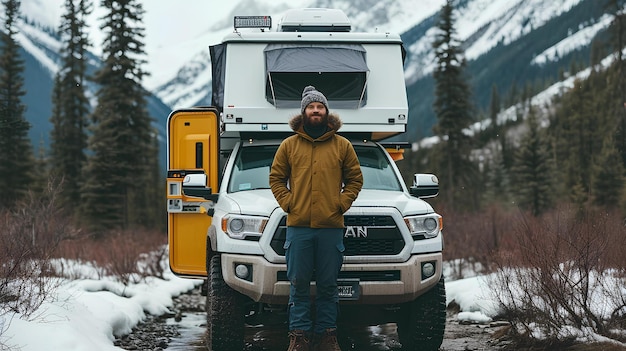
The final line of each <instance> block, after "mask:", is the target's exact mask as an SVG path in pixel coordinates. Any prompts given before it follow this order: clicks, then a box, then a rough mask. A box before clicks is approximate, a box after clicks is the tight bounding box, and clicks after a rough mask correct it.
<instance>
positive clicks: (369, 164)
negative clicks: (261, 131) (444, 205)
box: [228, 145, 402, 193]
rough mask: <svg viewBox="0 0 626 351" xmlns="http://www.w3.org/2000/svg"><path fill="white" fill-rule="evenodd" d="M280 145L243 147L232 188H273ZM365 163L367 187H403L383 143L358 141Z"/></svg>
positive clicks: (235, 166) (238, 156)
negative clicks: (271, 179)
mask: <svg viewBox="0 0 626 351" xmlns="http://www.w3.org/2000/svg"><path fill="white" fill-rule="evenodd" d="M277 149H278V145H263V146H246V147H242V148H241V149H239V153H238V154H237V156H236V157H237V158H236V160H235V165H234V168H233V172H232V175H231V179H230V183H229V185H228V192H230V193H233V192H238V191H245V190H255V189H269V188H270V184H269V176H270V168H271V166H272V160H273V159H274V154H276V150H277ZM354 150H355V151H356V154H357V156H358V158H359V162H360V163H361V172H362V173H363V189H376V190H392V191H401V190H402V186H401V185H400V183H399V180H398V178H397V177H396V174H395V172H394V171H393V168H392V166H391V164H390V163H389V159H388V158H387V157H386V155H385V153H384V152H383V150H382V149H381V148H379V147H373V146H361V145H355V146H354Z"/></svg>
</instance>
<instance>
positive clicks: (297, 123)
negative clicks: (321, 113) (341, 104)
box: [289, 112, 343, 133]
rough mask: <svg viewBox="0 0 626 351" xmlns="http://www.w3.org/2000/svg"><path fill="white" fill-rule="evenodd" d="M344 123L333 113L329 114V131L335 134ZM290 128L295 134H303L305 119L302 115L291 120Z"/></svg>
mask: <svg viewBox="0 0 626 351" xmlns="http://www.w3.org/2000/svg"><path fill="white" fill-rule="evenodd" d="M342 125H343V122H342V121H341V119H340V118H339V116H338V115H337V114H335V113H333V112H330V113H329V114H328V129H329V130H332V131H334V132H335V133H336V132H337V131H338V130H339V128H341V126H342ZM289 126H290V127H291V129H293V131H294V132H303V130H304V118H303V116H302V114H297V115H295V116H293V117H291V119H290V120H289Z"/></svg>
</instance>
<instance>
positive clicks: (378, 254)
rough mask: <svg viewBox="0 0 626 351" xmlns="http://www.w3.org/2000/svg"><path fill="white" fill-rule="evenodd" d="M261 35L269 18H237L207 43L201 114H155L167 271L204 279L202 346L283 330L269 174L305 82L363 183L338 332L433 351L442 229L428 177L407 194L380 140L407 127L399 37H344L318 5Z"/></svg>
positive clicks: (335, 15) (239, 342)
mask: <svg viewBox="0 0 626 351" xmlns="http://www.w3.org/2000/svg"><path fill="white" fill-rule="evenodd" d="M271 27H272V24H271V18H270V17H268V16H248V17H236V18H235V31H234V33H232V34H230V35H228V36H226V37H225V38H224V40H223V41H222V42H221V43H219V44H217V45H214V46H211V47H210V51H211V59H212V68H213V86H212V96H213V99H212V105H213V106H212V107H196V108H189V109H181V110H176V111H173V112H172V113H171V114H170V116H169V118H168V126H167V127H168V178H167V210H168V237H169V248H170V267H171V269H172V271H173V272H174V273H176V274H177V275H179V276H182V277H190V278H198V277H202V278H206V282H207V284H206V291H207V304H206V306H207V346H208V348H209V349H210V350H237V351H240V350H242V349H243V343H244V330H245V325H246V324H254V325H257V324H269V323H286V318H287V314H286V309H287V301H288V297H289V281H288V280H287V276H286V265H285V256H284V249H283V243H284V241H285V234H286V213H284V211H283V210H282V209H281V208H280V207H279V206H278V203H277V202H276V200H275V199H274V197H273V195H272V192H271V190H270V187H269V170H270V166H271V164H272V160H273V157H274V154H275V152H276V149H277V148H278V146H279V145H280V143H281V141H282V140H283V139H284V138H285V137H286V136H288V135H290V134H292V133H293V132H292V131H291V129H290V128H289V126H288V120H289V118H290V117H292V116H293V115H295V114H297V113H299V104H300V93H301V92H302V89H303V87H304V86H307V85H314V86H316V87H317V88H318V90H320V91H322V92H323V93H324V94H325V95H326V97H327V98H328V101H329V106H330V109H331V111H332V112H334V113H336V114H337V115H339V116H340V118H341V119H342V122H343V126H342V128H341V129H340V130H339V134H341V135H343V136H345V137H347V138H348V139H350V140H351V141H352V144H353V145H354V149H355V151H356V153H357V156H358V158H359V162H360V164H361V170H362V173H363V178H364V184H363V189H362V191H361V192H360V194H359V196H358V198H357V199H356V200H355V202H354V203H353V204H352V207H351V208H350V209H349V210H348V211H347V212H346V213H345V225H346V228H345V235H344V244H345V247H346V251H345V253H344V263H343V266H342V270H341V272H340V275H339V277H340V280H339V294H340V299H341V301H340V304H341V307H340V316H339V325H340V333H341V324H342V323H351V324H355V323H358V324H362V325H364V326H365V325H376V324H382V323H396V324H397V326H398V336H399V339H400V342H401V343H402V346H403V350H433V351H434V350H438V348H439V346H440V345H441V342H442V340H443V334H444V328H445V307H446V306H445V302H446V297H445V286H444V278H443V276H442V250H443V237H442V227H443V221H442V217H441V216H440V215H439V214H437V213H436V212H435V211H434V210H433V208H432V206H431V205H430V204H428V203H427V202H426V201H424V200H423V199H424V198H429V197H434V196H436V195H437V194H438V191H439V184H438V180H437V178H436V176H434V175H432V174H415V175H414V176H413V184H412V186H411V187H407V186H406V185H405V183H404V181H403V177H402V175H401V174H400V172H399V170H398V168H397V166H396V164H395V163H396V162H397V160H399V159H401V158H402V151H403V149H402V147H405V146H406V144H407V143H397V142H395V143H391V142H385V139H388V138H390V137H392V136H397V135H401V134H402V133H404V132H405V131H406V127H407V116H408V107H407V105H408V104H407V97H406V87H405V83H404V74H403V59H404V50H403V47H402V41H401V39H400V37H399V36H398V35H396V34H391V33H358V32H352V31H351V26H350V22H349V20H348V19H347V17H346V16H345V15H344V14H343V12H341V11H339V10H331V9H303V10H291V11H289V12H287V13H286V15H285V16H284V17H283V18H282V20H281V21H280V23H279V25H278V26H277V27H278V29H277V30H270V29H271ZM313 286H314V283H313ZM313 291H314V290H313Z"/></svg>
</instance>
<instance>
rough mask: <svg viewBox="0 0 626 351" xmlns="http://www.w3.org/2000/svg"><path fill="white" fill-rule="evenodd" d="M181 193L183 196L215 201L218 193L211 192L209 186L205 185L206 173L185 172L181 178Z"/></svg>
mask: <svg viewBox="0 0 626 351" xmlns="http://www.w3.org/2000/svg"><path fill="white" fill-rule="evenodd" d="M183 194H184V195H185V196H192V197H201V198H203V199H205V200H209V201H213V202H217V199H218V197H219V195H218V194H213V191H212V189H211V188H210V187H207V186H206V174H204V173H193V174H187V175H186V176H185V178H184V179H183Z"/></svg>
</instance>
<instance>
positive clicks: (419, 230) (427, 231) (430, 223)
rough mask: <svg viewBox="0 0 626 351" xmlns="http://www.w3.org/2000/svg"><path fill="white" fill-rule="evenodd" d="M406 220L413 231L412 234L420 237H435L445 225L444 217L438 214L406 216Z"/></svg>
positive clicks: (410, 230)
mask: <svg viewBox="0 0 626 351" xmlns="http://www.w3.org/2000/svg"><path fill="white" fill-rule="evenodd" d="M404 222H405V223H406V226H407V227H408V228H409V232H411V236H413V237H414V238H417V239H419V238H420V237H422V236H423V238H434V237H436V236H437V234H438V233H439V231H440V230H441V229H442V227H443V219H442V217H441V216H440V215H438V214H431V215H426V216H410V217H404Z"/></svg>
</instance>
